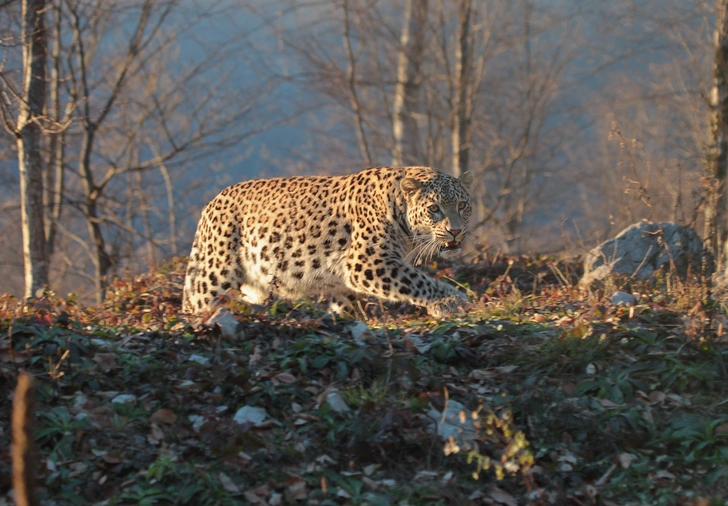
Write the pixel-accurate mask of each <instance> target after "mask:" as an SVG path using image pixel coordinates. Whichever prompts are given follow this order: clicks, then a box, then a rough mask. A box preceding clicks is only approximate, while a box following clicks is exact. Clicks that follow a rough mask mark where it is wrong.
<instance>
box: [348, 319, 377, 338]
mask: <svg viewBox="0 0 728 506" xmlns="http://www.w3.org/2000/svg"><path fill="white" fill-rule="evenodd" d="M349 332H351V337H353V338H354V340H355V341H369V340H371V339H374V337H375V336H374V332H372V330H371V329H370V328H369V326H368V325H367V324H366V323H364V322H356V323H355V324H354V325H353V326H352V327H351V328H350V329H349Z"/></svg>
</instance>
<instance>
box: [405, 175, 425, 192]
mask: <svg viewBox="0 0 728 506" xmlns="http://www.w3.org/2000/svg"><path fill="white" fill-rule="evenodd" d="M399 186H400V188H402V191H403V192H404V193H405V194H407V195H412V194H413V193H414V192H416V191H417V190H419V189H420V188H422V183H420V182H419V181H417V180H416V179H412V178H411V177H406V178H404V179H403V180H402V181H400V183H399Z"/></svg>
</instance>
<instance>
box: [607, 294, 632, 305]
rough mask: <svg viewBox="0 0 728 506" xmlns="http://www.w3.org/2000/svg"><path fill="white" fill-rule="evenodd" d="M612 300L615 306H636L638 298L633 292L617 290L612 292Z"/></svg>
mask: <svg viewBox="0 0 728 506" xmlns="http://www.w3.org/2000/svg"><path fill="white" fill-rule="evenodd" d="M610 301H611V302H612V304H613V305H615V306H634V305H635V304H636V303H637V298H636V297H635V296H634V295H632V294H631V293H627V292H620V291H616V292H614V293H613V294H612V298H611V299H610Z"/></svg>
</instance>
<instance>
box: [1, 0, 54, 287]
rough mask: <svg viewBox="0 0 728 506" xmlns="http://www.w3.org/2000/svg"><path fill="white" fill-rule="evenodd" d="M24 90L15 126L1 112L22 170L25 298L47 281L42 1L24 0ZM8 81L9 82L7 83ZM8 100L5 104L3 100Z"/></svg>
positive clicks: (44, 40) (21, 197)
mask: <svg viewBox="0 0 728 506" xmlns="http://www.w3.org/2000/svg"><path fill="white" fill-rule="evenodd" d="M21 40H22V45H23V75H24V77H23V92H22V97H19V100H18V105H19V114H18V118H17V121H16V122H15V125H12V124H11V120H10V119H9V118H8V117H7V115H6V114H5V111H6V109H5V108H4V107H3V108H2V111H3V112H4V115H3V116H4V119H5V124H6V127H7V128H8V129H10V130H11V131H12V132H13V133H14V135H15V137H16V139H17V147H18V167H19V169H20V208H21V217H22V232H23V263H24V266H25V267H24V271H25V292H24V296H25V297H26V298H28V297H33V296H34V295H35V293H36V291H37V290H38V289H39V288H41V287H43V286H44V285H47V284H48V251H47V249H46V237H45V221H44V212H43V209H44V207H43V151H42V137H43V128H42V124H41V122H42V121H43V116H44V107H45V101H46V55H47V48H48V46H47V34H46V28H45V1H44V0H23V1H22V35H21ZM6 84H7V83H6ZM6 105H7V104H6Z"/></svg>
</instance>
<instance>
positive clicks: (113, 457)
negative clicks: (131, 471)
mask: <svg viewBox="0 0 728 506" xmlns="http://www.w3.org/2000/svg"><path fill="white" fill-rule="evenodd" d="M101 458H102V459H104V460H105V461H106V462H107V463H109V464H118V463H119V462H121V457H120V456H119V455H117V454H115V453H106V454H104V455H102V456H101Z"/></svg>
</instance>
